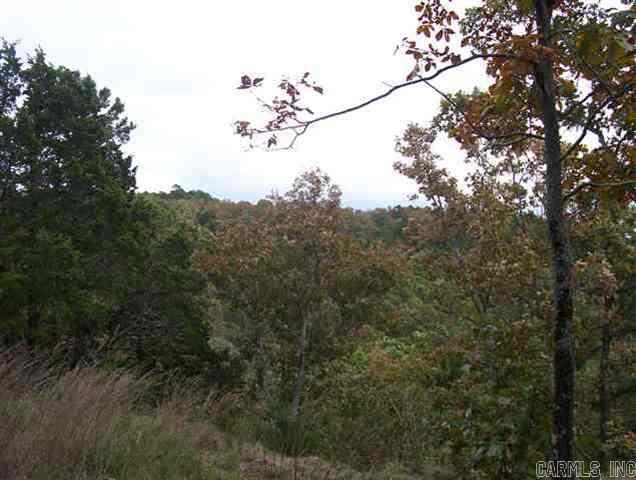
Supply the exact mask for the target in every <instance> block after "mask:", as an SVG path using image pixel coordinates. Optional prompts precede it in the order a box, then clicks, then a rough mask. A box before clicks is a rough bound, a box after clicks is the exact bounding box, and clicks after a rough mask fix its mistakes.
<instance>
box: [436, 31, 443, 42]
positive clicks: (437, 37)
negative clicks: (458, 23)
mask: <svg viewBox="0 0 636 480" xmlns="http://www.w3.org/2000/svg"><path fill="white" fill-rule="evenodd" d="M442 35H444V30H440V31H439V32H437V35H435V40H441V39H442Z"/></svg>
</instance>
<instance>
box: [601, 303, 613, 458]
mask: <svg viewBox="0 0 636 480" xmlns="http://www.w3.org/2000/svg"><path fill="white" fill-rule="evenodd" d="M611 309H612V299H611V298H607V299H606V300H605V309H604V310H605V311H604V312H603V313H604V314H603V317H602V319H601V358H600V365H599V382H598V383H599V385H598V397H599V403H600V412H599V441H600V443H601V451H600V452H599V460H600V462H601V468H602V469H603V471H607V470H606V468H607V454H606V451H605V446H606V444H607V422H608V420H609V391H608V375H609V352H610V340H611V337H610V335H611V332H610V315H611Z"/></svg>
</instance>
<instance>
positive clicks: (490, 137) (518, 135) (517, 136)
mask: <svg viewBox="0 0 636 480" xmlns="http://www.w3.org/2000/svg"><path fill="white" fill-rule="evenodd" d="M420 78H422V77H420ZM422 80H423V82H424V83H425V84H426V85H427V86H428V87H430V88H431V89H433V90H435V92H437V93H438V94H439V95H440V96H441V97H442V98H444V100H446V101H447V102H448V103H450V104H451V106H452V107H453V108H454V109H455V110H457V111H458V112H459V113H461V114H462V115H463V116H464V118H465V119H466V121H467V122H468V125H469V126H470V128H471V129H472V130H473V131H474V132H475V134H476V135H477V136H479V137H481V138H483V139H485V140H488V141H492V140H504V139H510V138H515V140H511V141H510V142H505V143H500V144H495V145H492V147H505V146H509V145H514V144H516V143H519V142H521V141H523V140H526V139H528V138H535V139H538V140H543V137H542V136H540V135H535V134H533V133H529V132H511V133H506V134H504V135H489V134H487V133H484V132H483V131H481V130H479V129H478V127H477V126H476V125H474V124H473V123H472V122H471V121H470V119H469V118H468V117H467V116H466V114H465V113H464V111H463V110H462V109H461V108H460V107H459V105H457V103H455V101H454V100H453V99H452V98H451V97H450V95H448V94H446V93H444V92H443V91H441V90H440V89H438V88H437V87H436V86H435V85H433V84H432V83H431V82H429V81H428V80H426V79H422Z"/></svg>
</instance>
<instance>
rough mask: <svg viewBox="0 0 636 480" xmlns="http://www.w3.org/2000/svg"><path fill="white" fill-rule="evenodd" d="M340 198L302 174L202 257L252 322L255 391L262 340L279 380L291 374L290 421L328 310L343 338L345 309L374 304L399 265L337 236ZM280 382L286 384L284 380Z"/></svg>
mask: <svg viewBox="0 0 636 480" xmlns="http://www.w3.org/2000/svg"><path fill="white" fill-rule="evenodd" d="M340 196H341V193H340V189H339V188H338V187H337V186H335V185H333V184H332V183H331V180H330V178H329V176H328V175H326V174H324V173H323V172H321V171H320V170H319V169H316V170H310V171H308V172H305V173H303V174H301V175H300V176H299V177H298V178H297V179H296V180H295V182H294V185H293V187H292V189H291V190H290V191H289V192H287V193H286V194H284V195H278V194H273V195H271V196H270V197H269V202H270V203H269V205H268V210H269V211H268V213H267V214H266V215H265V216H264V217H263V218H250V220H249V221H239V222H235V223H232V224H229V225H226V226H225V227H224V228H222V229H221V230H220V231H219V232H218V235H217V239H216V248H215V252H214V255H212V256H208V257H206V258H203V259H202V263H203V264H204V265H206V267H204V268H205V269H206V270H207V271H208V272H209V273H210V276H211V278H212V281H213V283H214V285H215V286H216V288H217V289H218V292H219V294H220V295H221V298H223V299H224V300H225V301H226V302H227V303H228V304H230V305H232V306H234V307H235V308H238V309H240V310H242V311H243V312H244V313H245V314H246V315H247V316H248V317H249V319H250V320H251V321H252V322H253V324H254V327H255V328H254V329H253V332H254V333H253V335H254V344H255V351H256V361H257V368H256V370H257V376H256V379H257V388H258V389H260V390H262V389H263V388H264V386H265V385H264V384H265V380H264V376H265V368H266V363H267V362H266V359H265V357H266V352H265V349H266V338H267V337H268V336H269V335H270V334H272V335H273V336H274V337H275V341H276V342H277V343H278V344H279V345H282V347H283V348H282V349H281V350H282V352H283V353H282V355H281V358H279V359H278V362H277V363H278V364H279V365H280V366H281V370H282V371H281V373H280V374H281V377H285V372H286V371H288V370H291V371H293V372H294V373H293V380H291V389H290V390H291V394H290V395H289V398H290V403H291V408H290V418H291V419H292V420H295V419H296V418H298V417H299V415H300V411H301V400H302V396H303V391H304V388H305V382H306V372H307V368H308V367H307V365H308V355H307V351H308V347H309V340H310V337H311V333H312V331H316V330H320V329H322V330H321V331H325V330H326V325H325V324H333V323H335V322H336V321H338V317H337V316H334V315H333V314H329V310H330V308H329V307H330V306H332V307H335V308H336V309H337V310H338V311H339V312H341V313H342V316H341V318H340V322H341V325H340V327H341V330H342V331H344V332H345V333H346V332H347V331H350V330H351V329H352V328H355V322H352V320H354V319H355V317H353V316H352V315H348V314H346V312H348V311H349V309H351V308H352V307H353V306H354V305H356V306H357V307H356V308H358V307H361V305H360V304H361V303H364V302H365V301H366V303H367V304H368V307H372V306H373V304H374V302H372V301H370V299H371V298H373V297H379V296H380V294H381V293H382V292H385V291H386V290H388V289H390V287H391V286H392V285H393V283H394V282H395V277H396V276H397V275H398V274H399V268H400V265H399V261H398V260H394V259H393V258H391V257H388V256H387V255H386V254H385V253H384V252H383V251H382V250H381V249H380V248H379V247H377V248H373V247H370V248H367V249H363V248H362V246H361V245H360V244H359V242H357V241H355V240H354V239H353V238H352V237H351V236H350V235H348V234H346V233H344V232H343V231H342V220H343V211H342V209H341V208H340ZM359 309H361V308H359ZM347 320H349V321H348V322H347ZM317 340H318V341H320V339H317ZM325 341H326V340H325ZM281 383H282V384H283V385H282V386H283V387H284V388H286V387H287V386H288V382H287V381H285V379H284V378H282V380H281Z"/></svg>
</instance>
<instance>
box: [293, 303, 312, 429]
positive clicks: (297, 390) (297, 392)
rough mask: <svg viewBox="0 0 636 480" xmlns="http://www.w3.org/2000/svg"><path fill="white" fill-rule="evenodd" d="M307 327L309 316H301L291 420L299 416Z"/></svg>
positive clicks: (303, 380) (303, 379)
mask: <svg viewBox="0 0 636 480" xmlns="http://www.w3.org/2000/svg"><path fill="white" fill-rule="evenodd" d="M308 325H309V315H307V314H304V315H303V322H302V327H301V331H300V337H299V339H298V351H297V358H298V365H297V368H298V370H297V372H296V382H295V383H294V391H293V394H292V406H291V418H292V420H295V419H296V418H298V415H299V414H300V397H301V395H302V390H303V385H304V383H305V351H306V348H307V328H308Z"/></svg>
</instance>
